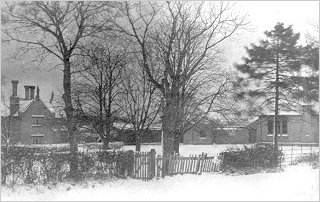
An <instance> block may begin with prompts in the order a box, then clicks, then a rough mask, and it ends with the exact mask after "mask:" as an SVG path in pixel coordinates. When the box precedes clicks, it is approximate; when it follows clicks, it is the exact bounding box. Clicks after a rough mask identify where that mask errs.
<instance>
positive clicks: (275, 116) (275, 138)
mask: <svg viewBox="0 0 320 202" xmlns="http://www.w3.org/2000/svg"><path fill="white" fill-rule="evenodd" d="M276 60H277V61H276V63H277V64H276V83H275V91H276V95H275V109H274V139H273V144H274V154H275V155H274V165H275V166H277V160H278V155H277V152H278V134H279V132H280V131H278V128H279V126H278V124H279V121H278V114H279V55H278V54H277V58H276Z"/></svg>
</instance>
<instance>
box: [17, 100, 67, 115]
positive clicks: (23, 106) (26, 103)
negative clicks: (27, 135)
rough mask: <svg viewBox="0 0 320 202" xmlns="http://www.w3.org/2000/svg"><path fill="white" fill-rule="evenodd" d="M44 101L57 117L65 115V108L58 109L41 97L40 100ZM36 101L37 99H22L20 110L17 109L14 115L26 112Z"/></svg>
mask: <svg viewBox="0 0 320 202" xmlns="http://www.w3.org/2000/svg"><path fill="white" fill-rule="evenodd" d="M39 101H40V102H42V103H43V105H44V106H45V107H46V108H47V109H48V110H49V111H50V112H51V113H54V117H55V118H62V117H65V113H64V111H63V110H58V108H57V107H54V105H53V104H52V103H48V102H43V101H42V100H41V99H40V100H39ZM34 102H35V100H34V99H33V100H20V101H19V111H17V112H16V113H15V114H14V115H13V116H15V117H18V116H19V114H20V113H24V112H26V111H27V110H28V109H29V108H30V107H31V106H32V104H33V103H34Z"/></svg>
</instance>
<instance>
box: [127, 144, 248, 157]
mask: <svg viewBox="0 0 320 202" xmlns="http://www.w3.org/2000/svg"><path fill="white" fill-rule="evenodd" d="M243 146H244V145H242V144H233V145H231V144H211V145H184V144H180V147H179V153H180V154H181V155H182V156H189V155H193V154H201V153H202V152H204V153H207V154H208V156H211V155H216V154H218V153H220V152H222V151H225V150H227V149H231V148H242V147H243ZM151 149H155V150H156V154H162V147H161V145H160V144H158V145H154V144H145V145H141V151H150V150H151ZM122 150H134V151H135V146H134V145H126V146H123V147H122Z"/></svg>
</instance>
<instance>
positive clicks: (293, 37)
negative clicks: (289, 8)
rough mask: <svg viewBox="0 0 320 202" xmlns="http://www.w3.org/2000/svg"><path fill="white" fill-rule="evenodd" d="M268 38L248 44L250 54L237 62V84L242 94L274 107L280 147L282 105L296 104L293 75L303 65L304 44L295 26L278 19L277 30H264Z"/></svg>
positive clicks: (263, 104)
mask: <svg viewBox="0 0 320 202" xmlns="http://www.w3.org/2000/svg"><path fill="white" fill-rule="evenodd" d="M264 34H265V36H266V39H265V40H261V41H260V42H259V44H258V45H255V44H251V47H250V48H248V47H246V52H247V55H248V56H247V57H243V63H242V64H235V67H236V68H237V70H238V71H239V72H241V73H242V74H241V76H240V75H239V76H238V82H237V87H238V89H239V94H238V95H239V98H249V99H254V100H257V101H259V102H260V103H259V107H260V108H266V107H272V108H274V131H273V135H274V139H273V143H274V146H275V149H277V136H278V133H279V121H278V120H279V116H278V115H279V112H280V109H286V108H288V107H290V106H291V107H292V106H293V103H292V96H290V95H291V90H292V87H293V86H295V84H294V83H293V81H294V80H293V79H292V77H293V76H294V75H296V74H297V73H298V72H299V71H300V69H301V66H302V65H301V47H300V46H298V45H297V41H298V40H299V37H300V34H299V33H294V32H293V29H292V26H287V27H286V26H285V25H284V24H283V23H277V24H276V26H275V27H274V29H273V30H271V31H265V32H264Z"/></svg>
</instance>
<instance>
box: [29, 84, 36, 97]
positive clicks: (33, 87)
mask: <svg viewBox="0 0 320 202" xmlns="http://www.w3.org/2000/svg"><path fill="white" fill-rule="evenodd" d="M35 88H36V87H35V86H30V100H33V99H34V89H35Z"/></svg>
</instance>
